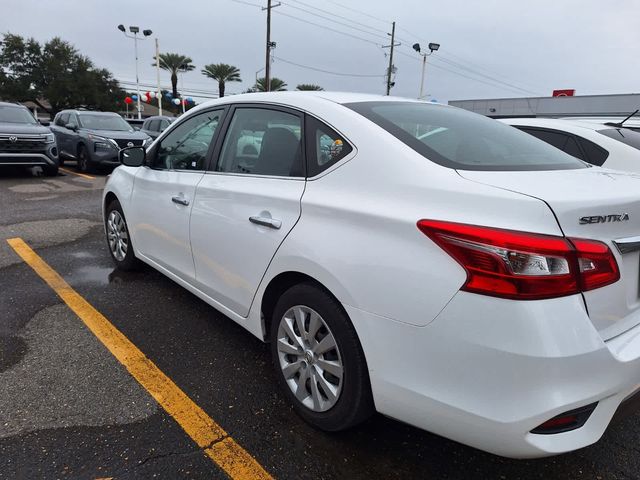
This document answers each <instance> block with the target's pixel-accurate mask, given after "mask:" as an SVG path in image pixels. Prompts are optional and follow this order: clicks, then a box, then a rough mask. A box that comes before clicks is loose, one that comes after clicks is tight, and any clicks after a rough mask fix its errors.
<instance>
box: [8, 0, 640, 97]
mask: <svg viewBox="0 0 640 480" xmlns="http://www.w3.org/2000/svg"><path fill="white" fill-rule="evenodd" d="M240 1H243V2H245V1H246V3H249V4H255V5H257V4H265V3H266V0H199V1H196V0H180V1H174V2H159V1H151V0H137V1H135V2H134V1H131V0H129V1H125V0H102V1H94V0H56V1H44V0H2V7H3V8H2V10H3V12H2V16H1V17H0V31H1V32H11V33H15V34H20V35H24V36H33V37H35V38H36V39H38V40H41V41H46V40H48V39H50V38H52V37H54V36H59V37H62V38H63V39H64V40H67V41H69V42H71V43H72V44H74V45H75V46H76V48H77V49H78V50H80V51H81V52H82V53H83V54H85V55H87V56H89V57H90V58H91V59H92V60H93V61H94V63H95V64H96V65H97V66H100V67H106V68H108V69H110V70H111V71H112V72H113V74H114V75H115V77H116V78H117V79H119V80H121V81H133V80H135V63H134V53H133V41H132V40H129V39H127V38H125V37H124V35H123V34H122V33H121V32H119V31H118V30H117V29H116V26H117V25H118V24H119V23H124V24H125V25H127V26H129V25H139V26H140V27H141V28H149V29H151V30H153V36H152V38H153V37H156V36H157V37H158V39H159V42H160V49H161V51H163V52H176V53H182V54H186V55H188V56H190V57H191V58H192V59H193V62H194V64H195V65H196V67H197V68H196V70H194V71H193V72H190V73H187V74H186V75H185V76H184V87H185V90H189V89H196V90H206V91H210V92H212V93H214V92H217V84H216V82H214V81H213V80H209V79H207V78H206V77H204V76H202V75H201V74H200V69H201V68H202V67H203V66H204V65H206V64H209V63H219V62H224V63H230V64H233V65H236V66H237V67H238V68H240V71H241V75H242V80H243V82H242V83H234V84H229V85H228V86H227V92H228V93H237V92H241V91H242V90H245V89H246V88H248V87H250V86H251V85H252V84H253V83H254V81H255V77H256V71H258V70H260V69H261V68H263V67H264V56H265V54H264V43H265V32H266V27H265V24H266V14H265V12H263V11H261V9H260V8H259V7H258V6H253V5H247V4H245V3H239V2H240ZM274 3H276V2H275V0H274ZM318 9H321V10H324V11H325V12H323V11H321V10H318ZM329 12H330V13H329ZM292 17H296V18H292ZM322 17H325V18H322ZM303 20H304V21H303ZM393 20H395V21H396V22H397V24H396V25H397V26H396V34H397V37H398V41H399V42H401V43H402V45H400V46H399V47H396V54H395V56H394V65H395V66H396V68H397V73H396V77H395V81H396V86H395V88H394V89H393V90H392V93H393V94H395V95H401V96H407V97H416V96H417V95H418V89H419V82H420V69H421V60H420V57H419V56H418V55H417V54H416V53H415V52H414V51H413V50H412V48H411V45H412V44H413V43H414V42H419V43H421V44H422V45H423V46H424V47H425V48H426V44H427V43H428V42H437V43H440V44H441V48H440V51H438V52H437V53H435V54H434V55H433V56H431V57H429V59H428V64H427V75H426V81H425V93H427V94H429V95H430V97H429V98H432V99H436V100H438V101H441V102H446V101H448V100H456V99H469V98H496V97H519V96H534V95H550V94H551V90H553V89H554V88H575V89H576V91H577V94H579V95H586V94H599V93H633V92H638V91H640V84H639V80H638V79H639V78H640V62H638V61H637V58H638V57H637V55H638V49H639V47H640V28H639V20H640V1H638V0H616V1H615V2H604V1H602V0H560V1H559V0H528V1H516V0H483V1H472V0H440V1H428V0H394V1H385V2H382V1H371V0H369V1H367V0H335V1H334V0H324V1H320V0H282V5H281V6H279V7H277V8H275V9H274V10H273V17H272V40H274V41H276V42H277V48H276V49H275V52H274V54H275V57H276V58H275V59H274V62H273V66H272V72H273V75H274V76H277V77H279V78H282V79H283V80H285V81H286V83H287V84H288V85H289V89H294V88H295V86H296V85H297V84H298V83H316V84H319V85H321V86H322V87H324V88H325V89H326V90H343V91H360V92H371V93H384V79H383V77H382V75H384V73H385V70H386V67H387V62H388V57H386V56H385V55H386V54H388V51H389V49H383V48H381V45H383V44H388V39H385V38H384V37H386V35H385V34H384V32H387V31H389V32H390V31H391V22H392V21H393ZM306 22H311V23H313V24H316V25H312V24H311V23H306ZM336 22H340V23H336ZM351 27H354V28H351ZM329 28H330V29H331V30H329ZM339 32H341V33H339ZM343 33H346V34H348V35H352V36H347V35H344V34H343ZM354 37H358V38H354ZM139 47H140V48H139V50H140V52H139V55H140V81H141V82H142V83H155V79H156V75H155V69H154V68H153V67H152V66H151V63H152V57H153V54H154V44H153V40H150V39H149V40H145V41H143V42H140V43H139ZM285 60H286V61H287V62H293V63H297V64H299V65H304V66H308V67H313V68H317V69H321V70H326V71H330V72H336V73H342V74H357V75H378V76H377V77H374V76H371V77H350V76H338V75H333V74H330V73H323V72H318V71H313V70H309V69H305V68H302V67H300V66H296V65H293V64H291V63H286V62H285ZM454 72H455V73H454ZM258 75H259V76H262V75H264V73H263V72H259V74H258ZM161 82H162V84H163V86H168V85H169V84H170V82H169V74H168V73H167V72H162V73H161ZM145 90H148V88H145ZM193 96H194V97H195V95H193Z"/></svg>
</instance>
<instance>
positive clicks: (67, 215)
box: [0, 166, 640, 479]
mask: <svg viewBox="0 0 640 480" xmlns="http://www.w3.org/2000/svg"><path fill="white" fill-rule="evenodd" d="M105 179H106V177H105V176H104V175H89V176H79V175H77V174H76V173H73V166H71V167H69V168H68V169H65V171H61V175H60V176H58V177H56V178H45V177H40V176H37V175H36V174H35V173H34V172H33V171H22V170H4V171H0V313H1V321H0V478H11V479H13V478H30V479H31V478H92V479H95V478H114V479H115V478H226V477H227V473H225V470H224V469H223V468H221V466H220V462H217V461H216V460H215V459H213V458H212V457H211V456H210V455H207V454H206V452H205V450H206V448H203V447H202V446H199V445H198V444H197V443H196V442H195V441H194V440H193V438H192V437H191V436H189V435H188V434H187V432H186V431H185V429H184V426H181V424H180V423H178V422H177V421H176V420H175V418H174V417H173V416H172V415H170V414H169V413H167V411H166V409H165V408H163V407H162V406H161V404H160V403H159V402H158V401H157V400H156V399H155V398H154V397H153V396H152V394H151V393H150V392H149V390H148V388H146V387H145V386H143V385H142V384H141V383H140V382H139V380H138V379H137V378H136V377H135V376H134V375H132V374H131V373H130V371H128V370H127V368H125V366H123V364H122V363H121V362H120V361H119V360H118V359H117V358H116V357H115V356H114V355H113V354H112V353H111V352H110V351H109V350H108V349H107V348H105V345H104V344H103V343H101V341H100V340H99V339H98V338H97V337H96V335H94V333H92V331H91V330H89V328H87V326H86V325H85V323H84V322H83V321H82V320H81V319H80V318H79V316H78V315H77V314H76V313H74V311H73V310H71V309H70V308H69V306H68V305H67V304H66V303H65V302H63V301H62V300H61V298H60V297H59V296H58V295H57V294H56V292H55V291H54V290H53V289H52V288H51V287H50V286H48V285H47V284H46V283H45V282H44V281H43V280H42V279H41V278H40V276H39V275H38V274H37V273H36V272H35V271H34V269H33V268H31V267H30V266H29V265H28V264H27V263H25V261H23V260H22V259H21V258H20V257H19V256H18V255H17V254H16V252H15V251H14V249H13V248H12V247H11V246H10V245H9V244H8V243H7V242H6V239H9V238H21V239H22V240H24V242H26V244H27V245H28V246H29V247H31V248H32V249H33V250H34V251H35V252H36V254H37V255H38V256H39V257H40V258H42V259H43V260H44V261H45V262H46V263H47V264H48V265H49V266H50V267H51V268H52V269H53V270H54V271H55V272H57V273H58V274H59V275H60V276H61V277H62V278H63V279H64V280H65V281H66V282H67V283H68V284H69V285H70V286H71V287H72V288H73V290H75V292H77V293H78V294H79V296H80V297H82V298H83V299H84V300H86V301H87V302H88V303H89V304H90V305H91V306H93V308H95V310H96V311H97V312H99V313H100V314H102V315H103V316H104V318H106V319H107V320H108V322H110V324H112V325H113V326H115V327H116V328H117V329H118V330H119V331H120V332H122V334H124V337H126V339H128V341H129V342H131V343H132V344H133V345H134V346H135V347H137V349H139V350H140V351H141V352H142V353H143V354H144V355H145V356H146V357H147V358H148V359H149V360H151V362H153V364H154V365H155V366H157V368H158V369H159V370H160V371H162V372H163V373H164V374H165V375H166V376H167V377H168V378H169V379H170V380H171V381H172V382H173V383H175V385H176V386H177V387H178V388H179V389H180V390H181V391H182V392H184V393H185V394H186V396H187V397H188V398H189V399H190V400H191V401H192V402H193V403H194V404H195V405H196V406H197V407H199V408H200V409H202V411H204V412H205V414H206V415H207V416H208V417H209V418H210V419H212V420H213V421H214V422H215V423H216V424H217V425H219V426H220V427H221V428H223V429H224V430H225V431H226V432H227V435H228V438H230V439H233V440H234V441H235V442H236V443H237V444H238V445H239V446H241V447H242V449H244V451H245V452H248V454H249V455H250V456H252V457H253V458H254V459H255V462H256V465H259V466H260V467H261V468H262V469H264V471H266V472H268V474H270V475H271V476H273V477H274V478H283V479H284V478H313V479H333V478H349V479H359V478H368V479H369V478H384V479H394V478H425V479H431V478H448V479H469V478H483V479H484V478H491V479H493V478H495V479H528V478H536V479H537V478H540V479H555V478H559V479H569V478H570V479H576V478H584V479H627V478H640V414H636V415H634V416H631V417H628V418H626V419H625V420H624V421H622V422H620V423H618V424H616V425H613V426H612V427H611V428H610V429H609V430H608V432H607V433H606V434H605V436H604V437H603V438H602V439H601V441H600V442H599V443H598V444H596V445H594V446H591V447H589V448H586V449H583V450H580V451H578V452H574V453H571V454H567V455H563V456H559V457H554V458H549V459H542V460H533V461H518V460H508V459H503V458H500V457H496V456H493V455H490V454H486V453H483V452H480V451H478V450H475V449H472V448H468V447H465V446H463V445H460V444H457V443H455V442H451V441H449V440H446V439H444V438H441V437H438V436H435V435H432V434H429V433H426V432H423V431H420V430H417V429H415V428H412V427H409V426H407V425H403V424H401V423H399V422H396V421H394V420H391V419H387V418H384V417H382V416H379V415H377V416H375V417H374V418H372V419H371V420H369V421H368V422H367V423H365V424H364V425H361V426H359V427H357V428H355V429H352V430H350V431H348V432H343V433H339V434H326V433H321V432H318V431H316V430H314V429H313V428H311V427H309V426H308V425H307V424H305V423H304V422H303V421H302V420H300V419H299V418H298V417H297V416H296V415H295V414H294V413H293V411H292V409H291V408H290V407H289V405H288V404H287V403H286V402H285V400H284V397H283V395H281V394H280V393H279V391H278V390H277V388H276V383H275V381H274V377H273V374H272V369H271V364H270V360H269V352H268V348H267V346H265V345H263V344H261V343H260V342H259V341H258V340H257V339H255V338H254V337H252V336H251V335H250V334H248V333H246V332H245V331H244V330H243V329H242V328H241V327H239V326H238V325H236V324H235V323H233V322H232V321H231V320H228V319H226V318H225V317H224V316H222V315H221V314H219V313H217V312H216V311H215V310H213V309H212V308H210V307H209V306H207V305H206V304H205V303H204V302H202V301H200V300H199V299H197V298H196V297H195V296H193V295H191V294H190V293H188V292H187V291H186V290H184V289H182V288H181V287H179V286H178V285H177V284H175V283H173V282H172V281H171V280H169V279H167V278H166V277H164V276H162V275H161V274H159V273H157V272H155V271H154V270H152V269H150V268H146V269H143V270H142V271H140V272H135V273H123V272H119V271H116V270H114V269H113V266H112V263H111V260H110V258H109V254H108V252H107V249H106V246H105V241H104V238H103V231H102V226H101V214H100V195H101V189H102V186H103V185H104V182H105ZM442 367H443V368H446V365H443V366H442ZM584 374H585V375H588V372H584ZM469 395H473V392H471V391H470V392H469ZM225 438H226V437H225ZM249 472H250V470H249ZM236 477H238V478H240V477H242V475H236ZM245 478H250V476H247V475H245Z"/></svg>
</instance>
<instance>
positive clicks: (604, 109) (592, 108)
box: [449, 93, 640, 118]
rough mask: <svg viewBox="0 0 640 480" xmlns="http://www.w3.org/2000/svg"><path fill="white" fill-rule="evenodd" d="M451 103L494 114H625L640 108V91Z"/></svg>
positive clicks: (562, 115)
mask: <svg viewBox="0 0 640 480" xmlns="http://www.w3.org/2000/svg"><path fill="white" fill-rule="evenodd" d="M449 105H452V106H454V107H459V108H464V109H465V110H470V111H472V112H476V113H480V114H482V115H487V116H489V117H494V118H505V117H582V116H585V117H587V116H597V117H626V116H628V115H630V114H631V113H632V112H634V111H635V110H637V109H640V93H628V94H618V95H580V96H556V97H526V98H495V99H482V100H451V101H449Z"/></svg>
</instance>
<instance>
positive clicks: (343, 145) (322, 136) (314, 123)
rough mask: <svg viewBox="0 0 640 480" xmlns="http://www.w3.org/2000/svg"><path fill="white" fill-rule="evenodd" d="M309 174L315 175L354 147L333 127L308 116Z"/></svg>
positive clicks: (340, 158) (347, 153)
mask: <svg viewBox="0 0 640 480" xmlns="http://www.w3.org/2000/svg"><path fill="white" fill-rule="evenodd" d="M306 132H307V137H306V139H307V176H308V177H315V176H316V175H318V174H319V173H322V172H323V171H325V170H326V169H327V168H329V167H331V166H332V165H334V164H336V163H337V162H339V161H340V160H342V159H343V158H344V157H346V156H347V155H349V154H350V153H351V152H352V151H353V147H351V145H349V143H348V142H347V141H346V139H344V138H343V137H342V136H341V135H339V134H338V133H337V132H336V131H335V130H333V129H332V128H331V127H329V126H327V125H325V124H324V123H322V122H321V121H320V120H318V119H316V118H314V117H311V116H307V119H306Z"/></svg>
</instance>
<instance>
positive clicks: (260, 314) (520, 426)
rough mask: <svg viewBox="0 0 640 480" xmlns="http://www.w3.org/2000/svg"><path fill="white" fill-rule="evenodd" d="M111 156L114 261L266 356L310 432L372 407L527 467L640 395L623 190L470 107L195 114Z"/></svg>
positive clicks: (363, 105) (392, 102)
mask: <svg viewBox="0 0 640 480" xmlns="http://www.w3.org/2000/svg"><path fill="white" fill-rule="evenodd" d="M431 131H433V132H435V133H433V134H431V135H425V134H427V133H429V132H431ZM258 134H259V136H260V139H261V141H260V142H259V143H258V142H255V143H253V145H254V146H255V147H256V148H258V152H257V155H254V154H245V152H244V149H238V145H240V144H244V145H246V144H249V142H248V141H247V139H246V137H247V136H252V137H255V136H258ZM120 158H121V161H122V162H123V166H122V167H120V168H117V169H116V170H115V171H114V172H113V174H112V175H111V176H110V178H109V179H108V181H107V183H106V186H105V190H104V195H103V211H104V221H105V230H106V239H107V245H108V248H109V252H110V255H111V256H112V258H113V260H114V262H115V264H116V265H117V267H119V268H121V269H125V270H126V269H132V268H135V267H136V265H137V264H138V263H139V262H140V261H143V262H145V263H147V264H149V265H151V266H153V267H154V268H156V269H157V270H159V271H160V272H162V273H164V274H165V275H167V276H168V277H169V278H171V279H173V280H174V281H175V282H176V283H177V284H178V285H181V286H183V287H185V288H186V289H187V290H189V291H191V292H192V293H194V294H195V295H196V296H198V297H199V298H201V299H203V300H204V301H206V302H207V303H209V304H210V305H212V306H213V307H214V308H216V309H218V310H219V311H220V312H222V313H224V314H225V315H227V316H228V317H229V318H231V319H233V320H234V321H236V322H237V323H239V324H240V325H242V326H243V327H244V328H246V329H247V330H249V331H250V332H251V333H253V334H254V335H256V336H257V337H258V338H260V339H261V340H264V341H268V342H270V345H271V356H272V360H273V364H274V367H275V371H276V376H277V381H278V383H279V384H280V386H281V387H282V390H283V392H284V393H285V395H286V396H287V398H288V399H289V401H290V402H291V403H292V404H293V406H294V408H295V410H296V411H297V412H298V414H299V415H300V416H302V417H303V418H304V419H305V420H306V421H308V422H309V423H311V424H312V425H314V426H316V427H318V428H320V429H324V430H327V431H337V430H342V429H345V428H348V427H350V426H352V425H355V424H357V423H358V422H361V421H362V420H364V419H365V418H367V417H368V416H369V415H370V414H371V413H372V412H373V411H374V410H377V411H379V412H381V413H382V414H384V415H387V416H389V417H393V418H396V419H399V420H401V421H403V422H406V423H409V424H411V425H415V426H417V427H420V428H423V429H426V430H429V431H432V432H435V433H437V434H439V435H443V436H445V437H449V438H452V439H454V440H457V441H459V442H462V443H465V444H468V445H472V446H474V447H477V448H480V449H483V450H486V451H489V452H493V453H496V454H500V455H505V456H511V457H538V456H545V455H552V454H557V453H561V452H566V451H569V450H574V449H577V448H581V447H584V446H586V445H589V444H591V443H594V442H596V441H597V440H598V439H599V438H600V437H601V436H602V434H603V432H604V431H605V429H606V428H607V425H608V424H609V423H610V421H611V419H612V417H613V416H614V415H616V414H617V415H619V414H620V411H621V410H620V411H619V409H620V408H621V406H622V405H625V406H626V405H629V404H630V402H632V400H634V401H638V400H639V399H640V396H638V395H637V392H638V390H637V389H638V385H640V300H639V298H638V297H639V294H638V277H639V275H640V265H639V263H638V251H639V249H640V243H639V242H638V240H637V239H638V235H640V226H639V224H638V218H640V178H639V177H637V176H635V175H632V174H628V173H624V172H614V171H610V170H605V169H601V168H597V167H591V168H590V167H588V166H587V165H586V164H585V163H584V162H582V161H580V160H577V159H575V158H573V157H571V156H570V155H567V154H566V153H563V152H562V151H560V150H558V149H556V148H553V147H551V146H549V145H547V144H546V143H544V142H540V141H538V140H536V139H535V138H533V137H531V136H530V135H526V134H524V133H523V132H520V131H518V130H517V129H515V128H511V127H508V126H507V125H504V124H501V123H500V122H496V121H494V120H491V119H489V118H486V117H483V116H480V115H477V114H474V113H471V112H467V111H465V110H461V109H457V108H453V107H449V106H444V105H434V104H429V103H425V102H420V101H411V100H404V99H398V98H393V97H381V96H373V95H360V94H344V93H342V94H341V93H330V92H313V93H312V92H305V93H300V92H295V93H294V92H289V93H287V92H279V93H275V92H274V93H260V94H248V95H237V96H232V97H225V98H223V99H219V100H216V101H211V102H208V103H206V104H203V105H201V106H198V107H196V108H194V109H192V110H190V111H189V112H188V113H187V114H185V115H184V116H182V117H180V119H178V120H177V121H176V122H175V123H173V124H172V125H171V126H170V127H169V128H168V129H167V130H166V131H165V132H164V133H163V134H162V135H161V136H160V137H159V138H158V139H157V140H156V141H155V142H154V144H153V145H152V146H151V147H150V148H149V149H148V150H147V151H145V149H144V148H136V147H134V148H125V149H123V150H122V151H121V152H120ZM629 220H631V221H629ZM149 320H150V321H151V320H153V321H158V319H149ZM161 320H162V321H174V322H180V321H186V319H180V318H169V317H167V318H163V319H161ZM242 381H245V382H246V381H249V382H250V381H251V379H250V378H246V379H243V380H242Z"/></svg>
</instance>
